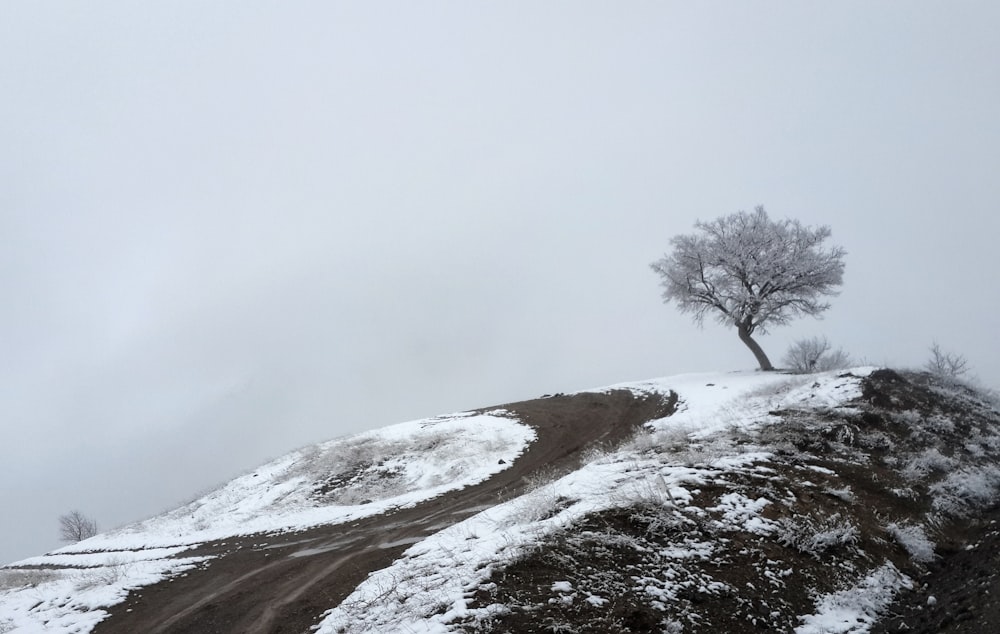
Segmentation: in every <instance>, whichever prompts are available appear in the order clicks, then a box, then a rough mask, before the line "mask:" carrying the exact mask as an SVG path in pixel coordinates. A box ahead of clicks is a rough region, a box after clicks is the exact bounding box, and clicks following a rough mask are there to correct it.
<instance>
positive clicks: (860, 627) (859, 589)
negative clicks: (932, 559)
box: [795, 562, 913, 634]
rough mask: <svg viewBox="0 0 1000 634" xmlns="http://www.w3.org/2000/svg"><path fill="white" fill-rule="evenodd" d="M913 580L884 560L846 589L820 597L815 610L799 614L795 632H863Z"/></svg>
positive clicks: (855, 633) (821, 633)
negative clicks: (800, 622) (798, 624)
mask: <svg viewBox="0 0 1000 634" xmlns="http://www.w3.org/2000/svg"><path fill="white" fill-rule="evenodd" d="M912 586H913V582H912V581H911V580H910V578H909V577H907V576H906V575H904V574H903V573H901V572H899V571H898V570H897V569H896V567H895V566H893V565H892V564H891V563H889V562H886V563H885V564H883V565H882V566H881V567H879V568H877V569H875V571H874V572H872V573H871V574H869V575H868V576H867V577H865V578H864V579H862V580H861V582H860V583H859V584H858V585H856V586H854V587H852V588H848V589H846V590H841V591H840V592H834V593H832V594H828V595H826V596H823V597H821V598H820V599H819V600H818V601H817V602H816V613H815V614H809V615H807V616H801V617H799V619H800V620H801V621H802V625H800V626H799V627H797V628H795V634H861V633H863V632H867V631H868V630H869V629H870V628H871V626H872V625H873V624H874V623H875V620H876V619H877V618H878V615H879V614H880V613H881V612H882V611H883V610H884V609H885V608H886V606H888V605H889V603H890V602H891V601H892V599H893V597H894V596H895V595H896V593H897V592H899V591H900V590H902V589H904V588H910V587H912Z"/></svg>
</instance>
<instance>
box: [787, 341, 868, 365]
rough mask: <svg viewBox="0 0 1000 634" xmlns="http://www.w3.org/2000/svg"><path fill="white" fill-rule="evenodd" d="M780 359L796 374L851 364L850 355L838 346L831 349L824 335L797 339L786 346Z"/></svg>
mask: <svg viewBox="0 0 1000 634" xmlns="http://www.w3.org/2000/svg"><path fill="white" fill-rule="evenodd" d="M782 361H783V362H784V364H785V365H786V366H788V369H789V370H791V371H792V372H795V373H796V374H812V373H814V372H829V371H830V370H843V369H844V368H847V367H850V365H851V357H850V355H849V354H847V353H846V352H844V351H843V350H841V349H840V348H837V349H836V350H833V349H832V348H831V347H830V342H829V341H827V339H826V337H812V338H810V339H799V340H798V341H796V342H795V343H793V344H792V345H791V346H790V347H789V348H788V352H786V353H785V357H784V359H783V360H782Z"/></svg>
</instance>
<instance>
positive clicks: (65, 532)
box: [59, 511, 97, 542]
mask: <svg viewBox="0 0 1000 634" xmlns="http://www.w3.org/2000/svg"><path fill="white" fill-rule="evenodd" d="M96 534H97V522H96V521H94V520H93V519H92V518H89V517H87V516H86V515H84V514H83V513H81V512H80V511H70V512H69V513H67V514H66V515H60V516H59V537H60V539H62V540H63V541H64V542H78V541H82V540H84V539H87V538H89V537H93V536H94V535H96Z"/></svg>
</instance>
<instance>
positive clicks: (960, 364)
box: [924, 342, 969, 381]
mask: <svg viewBox="0 0 1000 634" xmlns="http://www.w3.org/2000/svg"><path fill="white" fill-rule="evenodd" d="M930 350H931V358H930V359H928V360H927V363H925V364H924V369H925V370H927V371H928V372H930V373H931V374H933V375H934V376H936V377H938V378H941V379H948V380H952V381H954V380H956V379H958V378H959V377H961V376H962V375H963V374H965V373H966V372H968V371H969V362H968V361H966V359H965V357H963V356H962V355H960V354H955V353H952V352H945V351H944V350H942V349H941V346H939V345H938V344H937V342H934V344H933V345H931V348H930Z"/></svg>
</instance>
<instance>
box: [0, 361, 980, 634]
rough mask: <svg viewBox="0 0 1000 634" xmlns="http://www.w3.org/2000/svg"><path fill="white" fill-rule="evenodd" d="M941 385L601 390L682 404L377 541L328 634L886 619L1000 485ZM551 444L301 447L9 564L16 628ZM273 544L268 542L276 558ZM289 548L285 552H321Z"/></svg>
mask: <svg viewBox="0 0 1000 634" xmlns="http://www.w3.org/2000/svg"><path fill="white" fill-rule="evenodd" d="M928 381H929V380H928V378H927V377H923V376H916V375H914V376H910V377H907V378H904V377H903V376H901V375H898V374H896V373H893V372H891V371H885V370H877V371H876V370H875V369H874V368H856V369H853V370H851V371H849V372H832V373H826V374H821V375H797V376H791V375H783V374H774V373H757V372H738V373H727V374H698V375H684V376H678V377H671V378H665V379H657V380H653V381H646V382H638V383H627V384H621V385H616V386H611V387H608V388H602V389H600V390H592V391H590V392H595V393H608V394H611V393H618V392H621V391H625V392H629V393H632V394H634V395H635V396H636V397H642V398H648V397H655V398H660V399H663V400H667V399H669V398H671V397H673V396H674V395H676V397H677V399H678V400H677V402H676V408H675V410H674V411H673V412H672V413H670V415H667V416H663V417H659V418H653V419H651V420H648V421H647V422H646V425H645V426H644V428H643V429H640V430H639V431H638V432H637V433H636V434H635V435H634V437H633V438H632V439H631V440H630V441H628V442H626V443H625V444H623V445H619V446H613V447H609V446H593V447H590V448H589V449H588V450H587V451H586V452H585V454H584V455H581V456H580V457H579V458H580V459H579V461H578V463H577V464H578V466H577V467H575V468H572V469H568V470H563V471H560V472H548V473H544V472H543V473H541V474H539V473H534V474H533V475H531V476H530V477H529V479H530V482H528V483H527V484H528V486H527V489H528V490H527V492H525V493H523V494H517V495H516V496H514V497H512V498H510V499H502V498H498V497H494V498H491V499H489V500H485V501H483V500H479V502H480V504H479V505H478V507H477V508H475V509H474V511H476V512H474V514H471V515H469V514H468V513H465V514H463V515H461V516H458V515H456V516H455V517H454V519H451V520H448V519H444V520H440V519H438V520H436V521H437V522H438V524H435V526H434V530H433V531H430V532H429V533H428V534H427V535H426V536H425V535H423V534H421V535H419V536H417V537H407V538H405V539H403V540H401V542H400V543H393V544H380V545H378V547H382V546H385V547H390V546H391V547H402V546H407V549H406V550H405V551H404V552H402V555H401V556H399V557H397V558H395V560H394V561H393V562H392V563H391V565H388V566H386V567H383V568H381V569H377V570H372V571H371V574H370V575H368V576H367V578H366V579H364V581H362V582H361V583H360V584H359V585H357V586H356V587H354V589H353V592H350V593H349V595H348V596H347V597H346V599H344V600H343V601H339V602H338V603H337V604H330V605H327V606H326V609H327V610H328V611H327V612H325V613H323V612H322V611H320V612H318V613H316V614H315V615H314V616H313V619H314V621H313V622H314V629H315V631H317V632H319V633H321V634H334V633H340V632H451V631H517V632H524V631H540V632H541V631H563V632H614V631H633V632H645V631H663V632H688V631H690V632H709V631H711V632H716V631H727V632H739V631H748V632H749V631H761V630H760V628H763V630H766V631H794V632H797V633H799V634H813V633H816V634H818V633H825V632H865V631H869V630H870V629H871V628H872V627H874V626H875V624H876V623H877V622H878V621H879V619H880V616H881V615H884V614H885V613H886V610H887V608H888V606H889V605H890V604H891V603H892V602H893V601H894V600H899V597H900V596H901V595H900V593H903V595H902V596H910V595H911V594H912V592H911V591H912V590H913V589H914V588H915V587H916V584H917V583H918V582H917V578H918V576H919V575H922V574H923V573H924V572H926V571H927V569H928V566H929V565H931V564H932V562H935V561H937V560H938V559H939V553H938V552H937V550H938V544H939V543H940V542H942V541H949V543H950V541H954V540H955V539H961V538H960V537H956V534H955V533H954V532H952V531H953V527H954V526H956V525H957V524H958V523H962V524H963V525H966V526H974V525H975V523H976V518H977V517H978V516H979V514H980V513H981V512H982V509H984V508H989V507H991V506H992V505H993V504H994V502H995V500H996V499H997V493H998V490H1000V426H998V419H1000V415H998V413H997V411H996V409H995V407H994V405H993V404H991V403H990V402H989V401H988V400H985V399H983V398H982V397H980V396H978V395H976V394H974V393H972V392H970V391H968V390H966V389H965V388H961V387H956V386H942V385H935V384H932V383H929V382H928ZM570 424H572V423H570ZM536 437H537V436H536V433H535V429H533V427H532V426H531V425H530V424H529V422H528V421H525V420H519V414H518V409H517V407H514V406H512V407H510V408H498V409H490V410H482V411H477V412H466V413H461V414H455V415H452V416H444V417H440V418H436V419H429V420H422V421H415V422H412V423H405V424H402V425H396V426H393V427H388V428H385V429H382V430H377V431H373V432H368V433H365V434H360V435H357V436H352V437H349V438H343V439H338V440H334V441H330V442H327V443H323V444H320V445H316V446H314V447H308V448H305V449H302V450H299V451H296V452H293V453H291V454H289V455H287V456H284V457H282V458H279V459H277V460H275V461H273V462H271V463H269V464H267V465H264V466H262V467H260V468H259V469H257V470H255V471H253V472H251V473H248V474H246V475H243V476H241V477H239V478H237V479H235V480H233V481H232V482H230V483H229V484H227V485H226V486H224V487H222V488H220V489H219V490H217V491H214V492H212V493H210V494H208V495H206V496H204V497H202V498H200V499H198V500H195V501H194V502H191V503H190V504H187V505H185V506H183V507H181V508H179V509H176V510H174V511H171V512H169V513H165V514H164V515H162V516H159V517H155V518H152V519H149V520H146V521H144V522H140V523H137V524H134V525H130V526H126V527H123V528H121V529H118V530H115V531H110V532H108V533H105V534H101V535H98V536H96V537H94V538H91V539H88V540H86V541H83V542H80V543H78V544H74V545H72V546H68V547H65V548H62V549H59V550H57V551H54V552H51V553H48V554H46V555H43V556H40V557H33V558H31V559H27V560H24V561H20V562H16V563H14V564H11V565H9V566H7V567H5V568H2V569H0V632H26V633H27V632H51V633H59V634H63V633H71V632H72V633H78V632H79V633H82V632H89V631H91V630H92V629H93V628H94V627H95V626H96V625H97V624H98V623H99V622H101V621H102V620H103V619H106V618H107V617H108V614H109V612H110V611H111V608H112V606H115V605H118V604H122V602H124V601H126V600H129V601H130V603H129V605H141V601H142V600H143V599H142V596H143V592H144V590H143V588H146V587H150V586H152V585H153V584H156V583H158V582H161V581H163V580H168V581H167V583H171V581H170V580H176V579H180V578H181V577H182V576H183V575H186V574H194V573H196V572H197V571H199V570H202V569H205V568H206V567H208V568H211V566H213V565H214V563H213V562H214V561H215V560H216V559H217V558H220V557H223V556H224V554H219V552H216V551H212V552H209V551H201V550H199V547H200V546H202V545H203V544H206V543H208V542H212V543H215V544H221V545H223V546H224V545H225V544H226V540H233V543H234V544H235V543H236V542H237V541H238V540H239V539H240V537H241V536H257V535H270V536H275V535H290V536H294V535H299V534H302V532H303V531H308V530H310V529H315V528H316V527H323V526H330V525H342V526H345V527H346V526H348V525H349V524H350V523H352V522H356V521H358V520H359V519H360V518H364V517H373V516H383V515H384V517H386V518H387V522H389V521H391V520H392V518H393V514H394V513H396V512H398V510H399V509H404V508H413V507H415V505H419V504H420V503H422V502H426V501H427V500H430V499H436V498H441V497H445V498H446V497H447V496H449V495H452V494H453V493H451V492H455V491H458V490H462V489H465V488H468V487H470V486H471V485H473V484H475V483H479V482H484V481H487V480H490V479H491V478H496V477H499V475H498V474H501V473H503V472H504V471H505V470H507V469H509V468H511V467H512V466H513V465H515V464H517V461H518V457H519V456H521V455H522V454H523V453H524V452H525V451H526V449H527V448H528V447H530V446H532V443H535V442H538V441H536ZM470 513H471V511H470ZM269 540H270V538H268V539H267V540H265V539H263V538H262V539H261V540H260V543H254V544H250V545H249V547H252V548H253V549H254V550H257V551H260V552H262V553H263V556H266V555H268V554H269V552H268V549H269V548H273V547H275V546H274V545H273V544H269V543H267V542H268V541H269ZM275 541H276V542H279V541H280V542H281V546H282V548H283V549H284V550H282V551H281V553H283V554H282V556H283V557H290V558H294V557H310V556H318V555H321V554H322V553H321V550H322V549H318V548H316V547H315V544H314V543H313V542H307V541H306V540H302V542H301V546H298V547H297V546H295V543H296V542H295V540H291V541H289V540H284V541H281V540H275ZM246 546H247V544H245V543H242V542H241V543H240V546H239V548H244V547H246ZM949 547H951V546H949ZM963 547H964V546H963ZM331 548H332V547H331ZM271 552H275V553H277V552H278V551H277V550H274V551H271ZM286 553H287V554H286ZM334 563H336V562H334ZM921 599H922V600H926V597H921ZM123 605H124V604H123ZM129 609H131V608H129ZM112 621H113V619H112ZM268 627H270V626H268ZM741 628H745V629H741ZM158 631H173V630H169V629H163V630H158ZM178 631H179V630H178ZM206 631H208V630H206ZM230 631H236V630H230ZM274 631H278V630H277V629H275V630H274Z"/></svg>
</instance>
